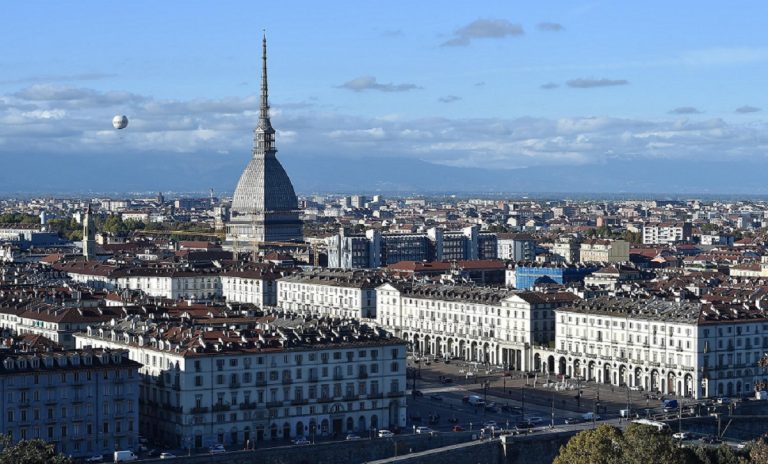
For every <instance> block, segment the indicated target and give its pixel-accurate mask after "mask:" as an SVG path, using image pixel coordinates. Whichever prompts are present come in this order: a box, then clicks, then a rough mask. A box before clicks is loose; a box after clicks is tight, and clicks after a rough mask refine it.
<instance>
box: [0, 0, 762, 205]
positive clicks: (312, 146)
mask: <svg viewBox="0 0 768 464" xmlns="http://www.w3.org/2000/svg"><path fill="white" fill-rule="evenodd" d="M3 17H4V21H3V27H2V28H0V41H1V43H3V44H5V45H6V46H5V47H4V52H3V54H2V56H0V71H1V72H0V183H2V182H3V181H5V182H6V183H7V184H8V185H13V186H14V188H19V189H27V190H32V189H34V184H33V182H39V181H40V179H39V178H38V179H29V183H28V185H27V184H23V183H20V182H19V181H18V179H16V177H17V176H13V175H12V174H11V173H12V172H13V170H14V169H18V168H21V167H23V166H24V163H23V162H22V161H23V156H24V155H30V156H34V157H35V159H38V160H43V161H42V163H39V162H38V164H37V166H38V167H39V168H40V170H41V171H40V173H41V174H40V175H41V177H42V179H43V180H44V179H45V177H46V176H53V175H56V174H57V173H58V172H60V170H59V169H58V167H59V166H60V164H61V163H62V162H72V161H73V160H77V161H78V162H82V161H83V158H82V157H83V156H105V157H109V158H108V159H109V160H111V161H113V162H114V166H115V167H116V170H118V171H123V170H124V169H123V168H126V166H129V165H130V164H131V162H132V161H135V160H142V161H141V162H142V163H143V165H144V167H145V169H147V170H151V169H152V168H153V167H162V165H163V164H164V161H163V157H164V156H168V157H169V158H168V159H173V160H174V162H178V160H181V162H183V160H184V159H185V158H184V157H183V156H184V155H188V158H187V159H188V160H190V161H191V162H193V163H194V164H195V165H199V166H200V170H201V172H205V171H207V170H209V169H208V168H207V167H206V165H226V166H231V169H232V170H233V171H232V172H229V171H227V173H222V176H223V178H222V179H220V184H217V185H221V186H222V188H225V186H226V185H231V186H232V187H234V184H235V183H236V180H237V179H236V176H237V171H238V170H239V169H241V167H242V166H244V165H245V163H246V162H247V159H248V156H249V152H250V144H251V133H250V131H251V129H252V127H253V125H254V124H255V119H256V114H255V111H256V110H257V107H256V105H257V100H256V99H255V95H256V93H257V92H258V80H259V72H260V70H259V65H260V63H259V56H260V47H259V45H260V36H261V30H262V29H264V28H266V29H267V36H268V41H269V66H270V97H271V98H270V100H271V103H272V106H273V110H274V111H273V123H274V125H275V127H276V128H277V129H278V131H279V132H278V148H279V150H280V157H281V159H283V160H284V162H285V163H286V165H287V166H288V167H289V168H293V169H298V170H306V171H308V172H311V171H312V169H313V163H315V164H316V163H327V162H331V161H330V160H333V162H338V163H339V164H340V165H343V164H344V163H345V161H349V162H358V163H359V162H362V163H365V160H366V159H367V158H369V157H370V158H375V159H382V158H384V159H391V160H392V163H395V164H397V163H400V162H403V163H407V162H409V161H413V160H418V161H422V162H426V163H431V164H440V165H443V166H452V167H459V168H481V169H487V168H490V169H493V170H504V169H507V170H512V171H511V172H515V171H518V172H520V171H519V170H520V169H528V170H532V169H536V170H538V171H540V172H544V171H546V170H547V169H548V168H552V167H558V168H560V167H563V166H577V167H582V168H583V167H584V166H594V168H595V169H601V167H602V166H606V165H609V164H611V163H613V162H614V161H615V160H619V161H621V162H630V163H631V162H636V163H649V162H651V163H658V164H659V166H665V165H666V164H665V163H670V162H673V161H674V162H686V161H687V162H694V164H696V165H698V166H700V169H707V170H710V171H707V172H706V173H703V174H711V170H717V169H722V166H723V162H724V161H726V162H732V161H738V162H745V163H748V164H754V165H756V166H758V167H759V166H764V165H766V164H768V163H766V149H768V136H767V135H766V124H765V114H766V111H767V110H768V101H766V100H768V97H766V92H765V90H764V88H765V82H768V33H766V32H765V28H764V27H765V26H764V19H765V18H766V17H768V3H766V2H760V1H751V2H700V1H699V2H693V1H690V2H688V1H679V2H661V1H658V2H653V1H645V2H614V1H604V2H600V1H587V2H576V1H562V2H547V1H537V2H509V1H497V2H482V1H480V2H477V1H476V2H450V3H449V2H426V1H425V2H413V1H410V2H405V1H388V2H299V1H293V2H292V1H280V2H247V1H242V2H236V1H222V2H202V1H185V2H180V1H175V2H172V1H168V2H156V1H152V2H150V1H135V2H130V3H126V2H95V1H94V2H88V1H81V2H44V1H40V2H13V3H9V4H8V5H5V7H4V10H3ZM114 114H126V115H128V117H129V119H130V120H131V123H130V125H129V127H128V129H126V130H124V131H121V132H119V133H116V132H115V131H112V130H111V129H110V120H111V117H112V116H113V115H114ZM291 157H293V161H291ZM147 159H151V160H152V161H151V162H150V161H146V160H147ZM296 160H300V161H301V162H300V163H298V162H296ZM292 164H293V166H292ZM404 166H405V164H404ZM126 169H127V168H126ZM289 173H291V169H289ZM300 174H301V173H299V175H300ZM343 175H344V169H343V166H340V170H339V176H343ZM228 176H230V177H231V176H234V177H232V178H229V177H228ZM150 178H151V176H150V175H147V179H148V182H147V185H146V187H147V188H160V187H162V185H160V184H161V183H162V182H161V179H160V178H157V179H152V180H151V181H150V180H149V179H150ZM119 180H120V177H119V176H116V177H115V187H114V188H115V190H120V189H121V188H120V184H119ZM384 180H385V181H386V180H387V179H384ZM11 181H14V182H11ZM206 181H207V182H209V183H210V182H211V179H206ZM389 181H392V182H395V181H396V179H390V180H389ZM217 182H218V181H217ZM336 182H337V180H336V179H333V178H330V179H328V182H327V183H328V190H333V189H334V185H335V183H336ZM710 183H711V182H710ZM187 184H188V186H189V189H190V190H195V175H194V171H192V173H191V174H190V176H189V181H188V182H187ZM131 185H132V187H135V188H141V185H142V184H141V183H136V182H133V183H131ZM77 187H78V184H76V183H73V184H72V188H73V189H75V188H77ZM297 187H298V189H299V190H302V185H297ZM600 187H601V186H600V185H588V186H585V189H588V190H589V189H592V190H595V191H601V189H600ZM696 187H697V186H696V185H695V180H692V181H691V183H690V185H687V186H685V188H690V189H693V190H695V188H696ZM699 187H700V188H701V189H702V190H707V191H712V190H713V186H712V185H701V186H699ZM714 187H717V186H714ZM734 187H738V186H728V185H723V186H722V188H721V190H723V191H732V190H733V189H734ZM61 188H66V184H62V187H61ZM204 189H205V186H201V187H200V190H204ZM715 190H717V189H715Z"/></svg>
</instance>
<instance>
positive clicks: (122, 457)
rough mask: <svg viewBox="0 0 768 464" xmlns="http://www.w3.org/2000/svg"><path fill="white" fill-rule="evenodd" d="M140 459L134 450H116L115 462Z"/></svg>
mask: <svg viewBox="0 0 768 464" xmlns="http://www.w3.org/2000/svg"><path fill="white" fill-rule="evenodd" d="M137 459H139V457H138V456H136V454H134V452H133V451H131V450H128V451H115V459H114V462H128V461H136V460H137Z"/></svg>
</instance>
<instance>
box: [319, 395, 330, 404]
mask: <svg viewBox="0 0 768 464" xmlns="http://www.w3.org/2000/svg"><path fill="white" fill-rule="evenodd" d="M333 401H334V400H333V398H332V397H330V396H323V397H320V398H319V399H318V400H317V402H318V403H333Z"/></svg>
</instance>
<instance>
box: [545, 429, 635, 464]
mask: <svg viewBox="0 0 768 464" xmlns="http://www.w3.org/2000/svg"><path fill="white" fill-rule="evenodd" d="M623 447H624V437H623V436H622V433H621V430H620V429H618V428H616V427H612V426H610V425H605V424H603V425H600V426H599V427H598V428H596V429H594V430H585V431H583V432H580V433H578V434H576V435H575V436H574V437H573V438H571V439H570V440H568V443H567V444H565V446H561V447H560V454H558V456H557V457H556V458H555V460H554V461H553V462H552V464H620V463H623V462H624V459H623V456H622V454H623V453H622V452H621V450H622V448H623Z"/></svg>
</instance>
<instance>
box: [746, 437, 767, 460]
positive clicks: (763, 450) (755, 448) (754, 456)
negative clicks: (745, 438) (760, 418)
mask: <svg viewBox="0 0 768 464" xmlns="http://www.w3.org/2000/svg"><path fill="white" fill-rule="evenodd" d="M749 459H751V460H752V462H754V463H758V462H768V442H766V441H765V440H762V439H761V440H757V441H755V442H753V443H752V446H751V447H750V449H749Z"/></svg>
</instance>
